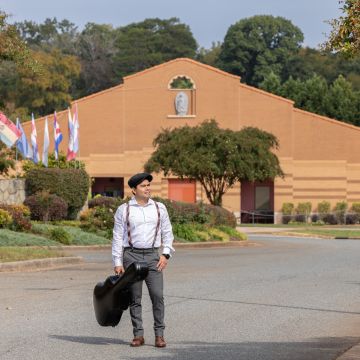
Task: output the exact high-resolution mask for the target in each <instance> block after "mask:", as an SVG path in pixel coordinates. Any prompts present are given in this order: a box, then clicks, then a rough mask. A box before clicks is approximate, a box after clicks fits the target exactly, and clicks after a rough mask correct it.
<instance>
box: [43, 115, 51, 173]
mask: <svg viewBox="0 0 360 360" xmlns="http://www.w3.org/2000/svg"><path fill="white" fill-rule="evenodd" d="M49 142H50V141H49V128H48V118H47V117H46V119H45V129H44V146H43V153H42V162H43V164H44V165H45V166H46V167H48V155H49Z"/></svg>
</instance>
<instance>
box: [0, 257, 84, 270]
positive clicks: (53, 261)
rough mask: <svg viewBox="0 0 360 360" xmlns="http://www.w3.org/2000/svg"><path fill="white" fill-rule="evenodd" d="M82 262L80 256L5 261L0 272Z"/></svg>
mask: <svg viewBox="0 0 360 360" xmlns="http://www.w3.org/2000/svg"><path fill="white" fill-rule="evenodd" d="M82 262H83V258H82V257H80V256H68V257H57V258H46V259H35V260H24V261H15V262H6V263H1V264H0V272H15V271H18V272H19V271H33V270H46V269H53V268H57V267H62V266H66V265H74V264H80V263H82Z"/></svg>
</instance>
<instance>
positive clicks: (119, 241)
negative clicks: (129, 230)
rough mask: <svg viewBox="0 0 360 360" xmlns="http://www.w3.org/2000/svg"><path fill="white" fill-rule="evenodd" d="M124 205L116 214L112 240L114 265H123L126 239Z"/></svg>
mask: <svg viewBox="0 0 360 360" xmlns="http://www.w3.org/2000/svg"><path fill="white" fill-rule="evenodd" d="M124 228H125V226H124V205H121V206H120V207H119V208H118V209H117V211H116V213H115V216H114V230H113V240H112V260H113V265H114V266H122V265H123V263H122V255H123V240H124Z"/></svg>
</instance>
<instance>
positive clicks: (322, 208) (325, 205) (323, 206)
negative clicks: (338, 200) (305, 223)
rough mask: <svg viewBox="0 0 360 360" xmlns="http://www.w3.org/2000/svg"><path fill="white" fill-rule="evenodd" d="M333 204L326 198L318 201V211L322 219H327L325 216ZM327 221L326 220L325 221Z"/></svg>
mask: <svg viewBox="0 0 360 360" xmlns="http://www.w3.org/2000/svg"><path fill="white" fill-rule="evenodd" d="M330 208H331V205H330V203H329V202H328V201H326V200H324V201H321V202H319V203H318V207H317V209H318V213H319V217H320V220H323V221H325V216H326V215H328V214H329V213H330ZM325 222H326V221H325Z"/></svg>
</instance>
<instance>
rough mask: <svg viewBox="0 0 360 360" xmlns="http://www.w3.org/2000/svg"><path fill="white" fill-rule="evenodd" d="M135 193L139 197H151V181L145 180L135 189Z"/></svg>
mask: <svg viewBox="0 0 360 360" xmlns="http://www.w3.org/2000/svg"><path fill="white" fill-rule="evenodd" d="M134 195H135V196H136V197H137V198H142V199H149V198H150V181H149V180H146V179H145V180H144V181H143V182H141V183H140V184H139V185H138V186H136V188H135V189H134Z"/></svg>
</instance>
